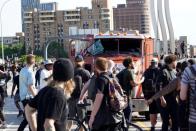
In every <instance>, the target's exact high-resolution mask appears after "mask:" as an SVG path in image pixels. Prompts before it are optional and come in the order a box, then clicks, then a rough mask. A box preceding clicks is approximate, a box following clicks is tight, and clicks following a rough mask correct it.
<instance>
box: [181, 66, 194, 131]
mask: <svg viewBox="0 0 196 131" xmlns="http://www.w3.org/2000/svg"><path fill="white" fill-rule="evenodd" d="M195 71H196V64H193V65H192V66H190V67H187V68H185V71H184V73H183V75H182V80H181V90H180V98H181V100H182V101H186V100H188V103H189V131H195V129H196V108H195V106H194V105H195V90H196V82H195V78H196V73H195Z"/></svg>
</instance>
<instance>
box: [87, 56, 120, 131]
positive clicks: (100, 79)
mask: <svg viewBox="0 0 196 131" xmlns="http://www.w3.org/2000/svg"><path fill="white" fill-rule="evenodd" d="M107 68H108V61H107V59H105V58H97V60H96V62H95V71H96V72H97V74H98V76H97V78H96V80H95V88H96V89H97V92H96V95H95V96H96V97H95V100H94V101H93V107H92V112H91V116H90V120H89V127H90V128H91V129H92V131H120V130H121V122H122V120H123V115H122V114H123V112H112V111H111V110H110V106H109V105H108V99H109V89H108V88H109V81H108V79H107V78H106V77H105V75H107V76H108V77H109V75H108V73H107Z"/></svg>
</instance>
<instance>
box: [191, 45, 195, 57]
mask: <svg viewBox="0 0 196 131" xmlns="http://www.w3.org/2000/svg"><path fill="white" fill-rule="evenodd" d="M190 57H191V58H192V57H194V58H195V57H196V46H195V45H190Z"/></svg>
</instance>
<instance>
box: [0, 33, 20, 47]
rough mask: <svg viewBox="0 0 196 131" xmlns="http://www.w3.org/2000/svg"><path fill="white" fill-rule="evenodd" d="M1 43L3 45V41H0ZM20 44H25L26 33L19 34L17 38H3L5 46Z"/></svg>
mask: <svg viewBox="0 0 196 131" xmlns="http://www.w3.org/2000/svg"><path fill="white" fill-rule="evenodd" d="M0 43H1V40H0ZM18 43H22V44H24V33H23V32H17V33H16V35H15V36H8V37H3V44H4V45H9V46H12V45H14V44H18Z"/></svg>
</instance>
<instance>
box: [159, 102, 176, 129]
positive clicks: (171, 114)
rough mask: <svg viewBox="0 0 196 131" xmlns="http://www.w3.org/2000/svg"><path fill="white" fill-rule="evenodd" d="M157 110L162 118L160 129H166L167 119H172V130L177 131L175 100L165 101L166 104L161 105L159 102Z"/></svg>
mask: <svg viewBox="0 0 196 131" xmlns="http://www.w3.org/2000/svg"><path fill="white" fill-rule="evenodd" d="M158 107H159V111H160V114H161V118H162V121H163V122H162V131H168V127H169V119H170V118H171V120H172V131H178V105H177V102H176V101H174V100H171V101H170V102H168V101H167V106H166V107H162V106H161V105H160V102H159V106H158Z"/></svg>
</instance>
